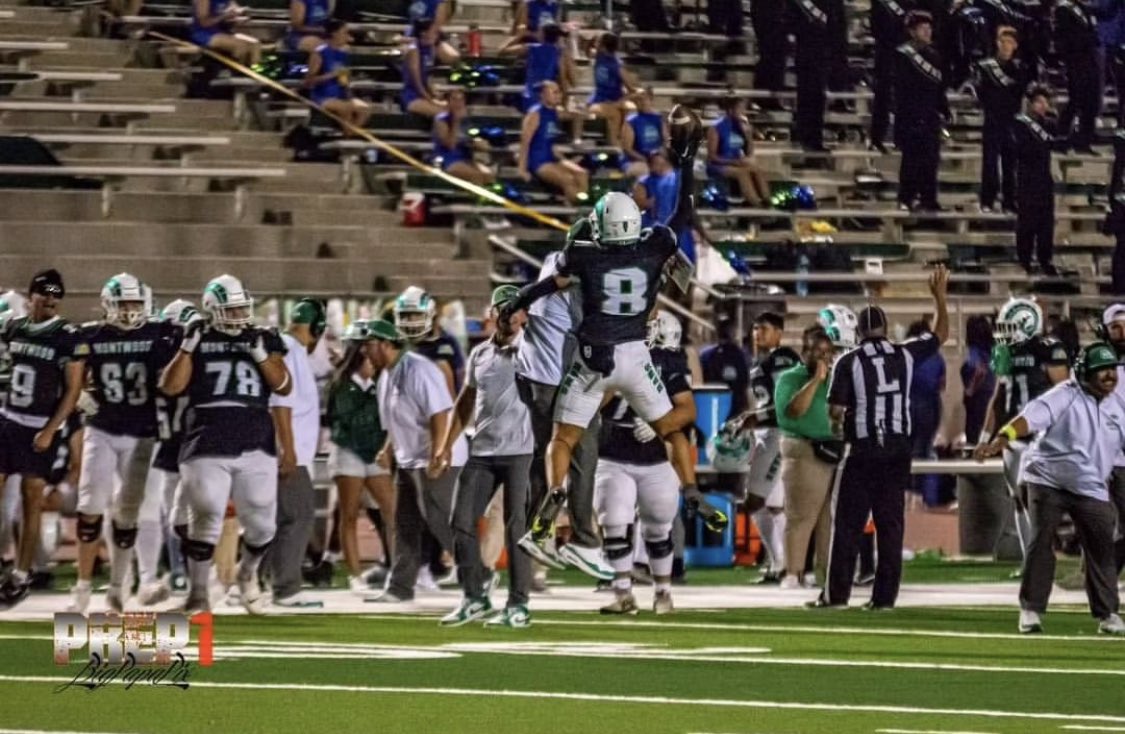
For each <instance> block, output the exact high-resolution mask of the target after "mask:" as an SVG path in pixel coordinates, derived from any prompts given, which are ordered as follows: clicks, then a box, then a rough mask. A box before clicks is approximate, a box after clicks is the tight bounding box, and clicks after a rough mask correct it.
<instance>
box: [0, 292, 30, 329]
mask: <svg viewBox="0 0 1125 734" xmlns="http://www.w3.org/2000/svg"><path fill="white" fill-rule="evenodd" d="M24 316H27V299H26V298H24V297H23V296H21V295H20V294H19V293H16V292H15V291H8V292H7V293H2V294H0V328H3V327H4V324H6V323H8V322H9V321H11V320H12V319H20V318H23V317H24Z"/></svg>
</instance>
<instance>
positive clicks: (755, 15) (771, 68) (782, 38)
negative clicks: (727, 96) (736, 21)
mask: <svg viewBox="0 0 1125 734" xmlns="http://www.w3.org/2000/svg"><path fill="white" fill-rule="evenodd" d="M785 5H786V0H753V2H751V3H750V24H751V25H752V26H754V36H755V37H756V38H757V39H758V66H757V68H755V70H754V89H763V90H769V91H770V92H775V93H776V92H780V91H781V90H783V89H785V62H786V60H787V57H788V55H789V49H788V46H789V30H788V28H787V25H786V22H785V15H786V8H785ZM758 104H759V106H760V107H761V108H762V109H766V110H778V109H781V102H780V101H779V100H777V99H776V98H772V99H768V100H765V99H763V100H760V101H759V102H758Z"/></svg>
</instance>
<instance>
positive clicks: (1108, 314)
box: [1102, 303, 1125, 326]
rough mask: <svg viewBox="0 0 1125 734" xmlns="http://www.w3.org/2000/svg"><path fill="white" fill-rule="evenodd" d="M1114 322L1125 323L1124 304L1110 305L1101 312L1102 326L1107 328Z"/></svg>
mask: <svg viewBox="0 0 1125 734" xmlns="http://www.w3.org/2000/svg"><path fill="white" fill-rule="evenodd" d="M1114 321H1125V303H1112V304H1110V305H1109V306H1107V307H1106V310H1105V311H1103V312H1102V324H1104V325H1105V326H1109V325H1110V324H1112V323H1113V322H1114Z"/></svg>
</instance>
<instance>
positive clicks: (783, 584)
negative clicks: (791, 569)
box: [778, 573, 801, 589]
mask: <svg viewBox="0 0 1125 734" xmlns="http://www.w3.org/2000/svg"><path fill="white" fill-rule="evenodd" d="M778 587H779V588H782V589H799V588H801V582H800V581H799V580H798V579H797V577H796V576H794V575H793V574H790V573H787V574H785V575H784V576H782V577H781V581H780V582H779V583H778Z"/></svg>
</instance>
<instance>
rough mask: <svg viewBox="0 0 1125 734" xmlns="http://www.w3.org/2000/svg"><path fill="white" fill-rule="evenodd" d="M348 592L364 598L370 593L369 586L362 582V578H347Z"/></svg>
mask: <svg viewBox="0 0 1125 734" xmlns="http://www.w3.org/2000/svg"><path fill="white" fill-rule="evenodd" d="M348 591H350V592H352V593H353V594H359V595H360V596H364V595H366V594H369V593H371V585H370V584H368V583H367V582H366V581H364V580H363V576H349V577H348Z"/></svg>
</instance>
